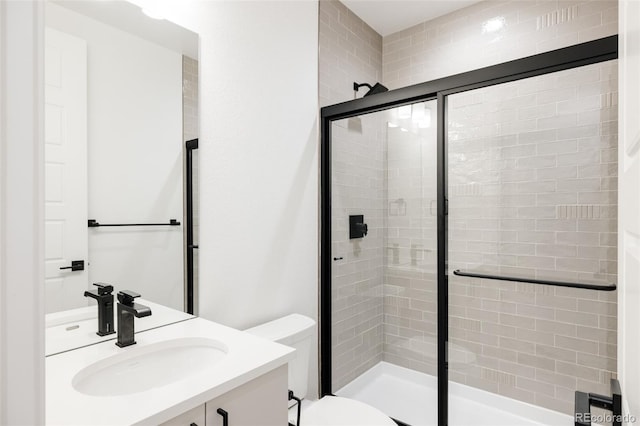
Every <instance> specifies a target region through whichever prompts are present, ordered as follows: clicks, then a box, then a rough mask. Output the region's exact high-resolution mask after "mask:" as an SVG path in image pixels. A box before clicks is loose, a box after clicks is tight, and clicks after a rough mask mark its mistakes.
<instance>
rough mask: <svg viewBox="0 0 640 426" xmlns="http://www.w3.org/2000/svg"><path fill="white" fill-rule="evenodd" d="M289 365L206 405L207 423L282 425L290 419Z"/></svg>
mask: <svg viewBox="0 0 640 426" xmlns="http://www.w3.org/2000/svg"><path fill="white" fill-rule="evenodd" d="M287 374H288V371H287V366H286V365H283V366H281V367H279V368H277V369H275V370H273V371H271V372H269V373H266V374H264V375H262V376H260V377H258V378H257V379H254V380H252V381H250V382H249V383H246V384H244V385H242V386H239V387H237V388H235V389H233V390H231V391H229V392H227V393H226V394H224V395H222V396H220V397H218V398H216V399H213V400H211V401H209V402H207V403H206V404H205V406H206V425H207V426H223V416H222V415H221V414H220V413H218V409H222V410H224V412H226V413H227V416H228V426H282V425H286V424H287V422H288V419H287V416H288V404H287V390H288V385H287V380H288V376H287Z"/></svg>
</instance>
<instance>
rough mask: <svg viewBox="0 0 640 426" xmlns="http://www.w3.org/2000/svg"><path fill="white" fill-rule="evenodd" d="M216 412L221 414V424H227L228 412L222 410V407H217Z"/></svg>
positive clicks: (226, 425)
mask: <svg viewBox="0 0 640 426" xmlns="http://www.w3.org/2000/svg"><path fill="white" fill-rule="evenodd" d="M216 413H218V414H220V415H221V416H222V426H229V413H227V412H226V411H224V410H223V409H222V408H218V409H217V410H216Z"/></svg>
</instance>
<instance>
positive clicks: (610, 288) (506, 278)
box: [453, 269, 616, 291]
mask: <svg viewBox="0 0 640 426" xmlns="http://www.w3.org/2000/svg"><path fill="white" fill-rule="evenodd" d="M453 275H458V276H460V277H471V278H484V279H488V280H499V281H515V282H519V283H529V284H542V285H552V286H555V287H572V288H584V289H587V290H600V291H613V290H615V289H616V285H615V284H608V285H599V284H587V283H572V282H567V281H552V280H539V279H537V278H524V277H512V276H503V275H491V274H482V273H477V272H468V271H461V270H459V269H456V270H455V271H453Z"/></svg>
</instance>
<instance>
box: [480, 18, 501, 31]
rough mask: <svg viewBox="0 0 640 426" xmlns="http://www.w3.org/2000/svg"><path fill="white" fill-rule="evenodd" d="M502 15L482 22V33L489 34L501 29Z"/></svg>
mask: <svg viewBox="0 0 640 426" xmlns="http://www.w3.org/2000/svg"><path fill="white" fill-rule="evenodd" d="M504 24H505V19H504V16H496V17H495V18H491V19H488V20H486V21H484V22H483V23H482V34H491V33H495V32H496V31H499V30H501V29H502V28H503V27H504Z"/></svg>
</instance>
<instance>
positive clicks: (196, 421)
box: [160, 404, 205, 426]
mask: <svg viewBox="0 0 640 426" xmlns="http://www.w3.org/2000/svg"><path fill="white" fill-rule="evenodd" d="M193 425H195V426H205V421H204V404H203V405H200V406H198V407H196V408H194V409H193V410H189V411H187V412H186V413H183V414H180V415H179V416H177V417H174V418H173V419H171V420H169V421H166V422H164V423H162V424H161V425H160V426H193Z"/></svg>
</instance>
